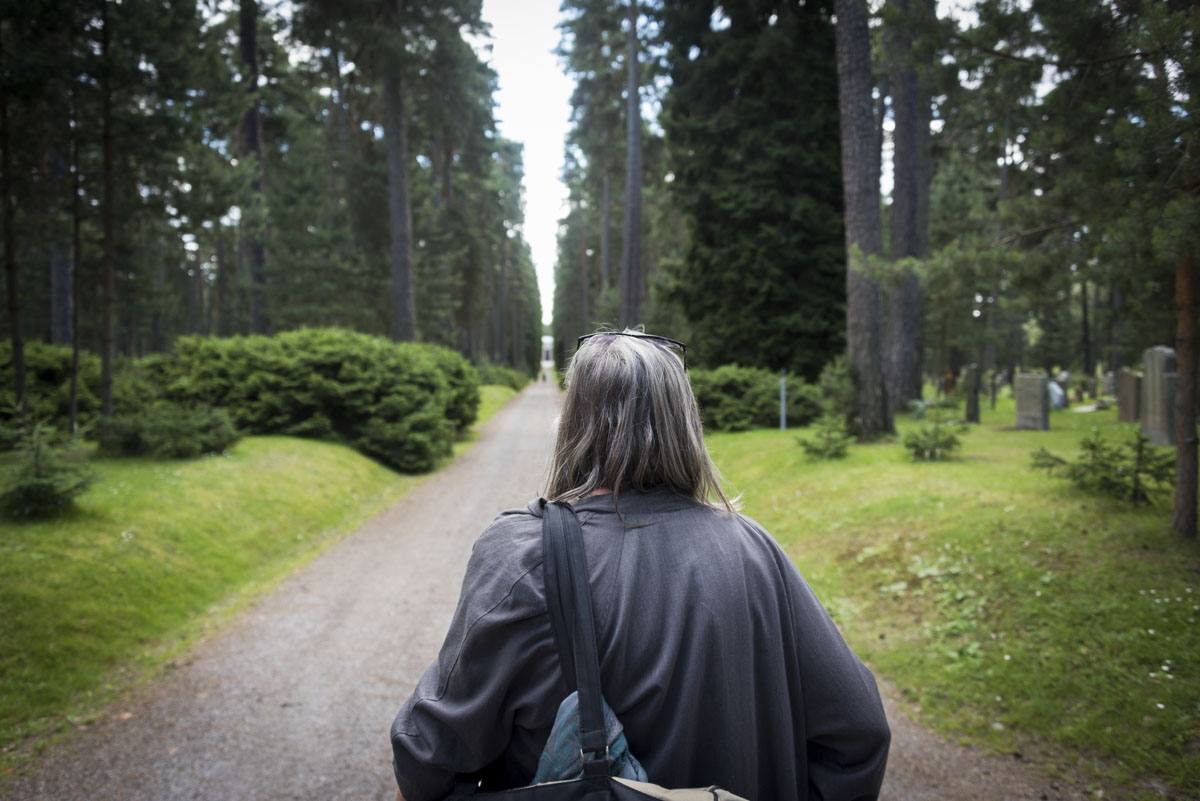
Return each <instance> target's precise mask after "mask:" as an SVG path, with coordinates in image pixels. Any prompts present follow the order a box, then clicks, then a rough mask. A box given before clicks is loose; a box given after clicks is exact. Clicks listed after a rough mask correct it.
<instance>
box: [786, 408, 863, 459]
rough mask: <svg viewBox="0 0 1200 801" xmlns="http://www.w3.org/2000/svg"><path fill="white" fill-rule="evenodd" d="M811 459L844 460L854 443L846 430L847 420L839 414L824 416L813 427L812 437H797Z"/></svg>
mask: <svg viewBox="0 0 1200 801" xmlns="http://www.w3.org/2000/svg"><path fill="white" fill-rule="evenodd" d="M796 440H797V441H798V442H799V443H800V447H802V448H803V449H804V453H805V454H806V455H807V456H808V458H809V459H813V460H819V459H843V458H845V456H846V452H847V450H848V449H849V447H850V443H851V442H853V441H854V437H852V436H850V434H849V432H848V431H847V430H846V418H845V417H843V416H841V415H838V414H823V415H821V416H820V417H818V418H817V421H816V422H815V423H814V424H813V426H812V435H811V436H808V437H797V438H796Z"/></svg>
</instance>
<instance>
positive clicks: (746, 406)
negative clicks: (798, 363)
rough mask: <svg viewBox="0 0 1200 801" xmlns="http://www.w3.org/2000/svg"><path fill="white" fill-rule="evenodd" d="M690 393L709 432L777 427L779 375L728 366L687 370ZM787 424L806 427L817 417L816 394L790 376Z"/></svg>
mask: <svg viewBox="0 0 1200 801" xmlns="http://www.w3.org/2000/svg"><path fill="white" fill-rule="evenodd" d="M688 377H689V378H690V379H691V382H692V391H693V392H695V394H696V402H697V403H698V404H699V406H700V415H701V417H702V419H703V421H704V427H705V429H706V430H709V431H745V430H746V429H750V428H763V427H768V426H777V425H779V375H778V374H777V373H773V372H771V371H770V370H766V369H763V368H759V367H740V366H738V365H736V364H727V365H723V366H721V367H718V368H716V369H714V370H705V369H689V370H688ZM787 383H788V408H787V418H788V424H789V425H796V426H801V425H806V424H807V423H809V422H811V421H812V420H813V419H815V418H816V417H817V415H818V414H820V404H819V400H818V393H817V391H816V389H815V388H814V387H812V386H811V385H808V384H805V383H804V381H803V380H802V379H800V378H797V377H794V376H789V377H788V379H787Z"/></svg>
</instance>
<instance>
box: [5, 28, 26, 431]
mask: <svg viewBox="0 0 1200 801" xmlns="http://www.w3.org/2000/svg"><path fill="white" fill-rule="evenodd" d="M6 57H7V54H6V53H5V52H4V49H3V43H0V60H5V59H6ZM9 125H10V123H9V117H8V86H7V85H4V86H0V171H3V173H4V175H3V179H4V185H3V187H0V192H2V193H3V195H4V198H3V201H2V203H3V207H4V209H3V216H4V279H5V288H6V290H7V292H8V325H9V336H10V337H11V339H12V363H13V394H14V396H15V399H16V402H17V408H19V409H23V408H24V406H25V339H24V337H23V336H22V335H21V292H20V289H21V288H20V286H19V282H18V280H17V238H16V237H17V226H16V219H15V214H16V211H15V209H14V207H13V158H12V135H11V131H10V129H9Z"/></svg>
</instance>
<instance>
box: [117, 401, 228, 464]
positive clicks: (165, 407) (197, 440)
mask: <svg viewBox="0 0 1200 801" xmlns="http://www.w3.org/2000/svg"><path fill="white" fill-rule="evenodd" d="M97 439H98V440H99V443H100V452H101V453H103V454H105V455H106V456H153V457H156V458H159V459H194V458H195V457H197V456H202V455H204V454H206V453H224V452H225V451H226V450H227V449H228V448H230V447H231V446H232V445H233V444H234V443H236V442H237V441H238V439H239V437H238V433H237V430H236V429H235V428H234V427H233V422H232V421H231V420H230V418H229V413H228V412H226V411H225V410H224V409H214V408H212V407H211V406H192V407H189V406H185V405H183V404H181V403H171V402H170V401H156V402H154V403H152V404H150V405H148V406H147V407H146V408H144V409H142V410H140V411H137V412H133V413H125V414H116V415H113V417H112V419H111V420H109V421H107V422H106V423H105V424H104V425H103V426H102V427H101V429H100V431H99V437H97Z"/></svg>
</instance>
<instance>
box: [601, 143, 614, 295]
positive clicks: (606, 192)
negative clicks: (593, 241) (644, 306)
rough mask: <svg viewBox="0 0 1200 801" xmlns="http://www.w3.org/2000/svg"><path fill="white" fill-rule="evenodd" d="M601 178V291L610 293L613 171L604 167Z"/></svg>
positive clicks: (606, 166)
mask: <svg viewBox="0 0 1200 801" xmlns="http://www.w3.org/2000/svg"><path fill="white" fill-rule="evenodd" d="M603 171H604V174H603V175H602V176H601V178H600V291H601V292H606V291H608V284H609V280H610V278H609V275H610V264H611V260H612V170H610V169H609V168H608V165H605V166H604V167H603Z"/></svg>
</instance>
